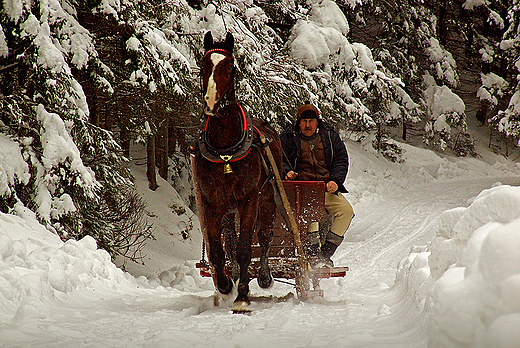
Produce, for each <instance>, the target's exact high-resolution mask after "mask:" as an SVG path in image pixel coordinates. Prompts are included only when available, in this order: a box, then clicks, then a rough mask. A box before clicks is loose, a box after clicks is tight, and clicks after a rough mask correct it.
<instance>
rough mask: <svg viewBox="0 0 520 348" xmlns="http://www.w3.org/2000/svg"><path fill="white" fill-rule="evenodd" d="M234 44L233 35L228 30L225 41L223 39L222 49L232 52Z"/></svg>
mask: <svg viewBox="0 0 520 348" xmlns="http://www.w3.org/2000/svg"><path fill="white" fill-rule="evenodd" d="M234 46H235V38H234V37H233V34H231V33H230V32H228V33H227V34H226V41H224V49H225V50H226V51H228V52H229V53H231V54H233V48H234Z"/></svg>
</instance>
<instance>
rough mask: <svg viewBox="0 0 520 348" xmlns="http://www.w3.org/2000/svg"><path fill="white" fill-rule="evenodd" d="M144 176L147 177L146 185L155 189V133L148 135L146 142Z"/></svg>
mask: <svg viewBox="0 0 520 348" xmlns="http://www.w3.org/2000/svg"><path fill="white" fill-rule="evenodd" d="M146 154H147V161H146V177H147V178H148V187H149V188H150V190H152V191H155V190H156V189H157V178H156V177H155V135H150V136H148V143H147V144H146Z"/></svg>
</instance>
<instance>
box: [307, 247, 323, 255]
mask: <svg viewBox="0 0 520 348" xmlns="http://www.w3.org/2000/svg"><path fill="white" fill-rule="evenodd" d="M307 256H308V257H320V256H321V249H320V245H319V244H311V245H307Z"/></svg>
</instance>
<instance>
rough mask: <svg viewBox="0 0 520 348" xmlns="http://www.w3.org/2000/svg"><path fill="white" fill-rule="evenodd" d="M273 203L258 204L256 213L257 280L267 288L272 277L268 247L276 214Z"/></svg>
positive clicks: (270, 284) (271, 283)
mask: <svg viewBox="0 0 520 348" xmlns="http://www.w3.org/2000/svg"><path fill="white" fill-rule="evenodd" d="M275 209H276V206H275V205H274V204H268V203H266V204H263V205H262V206H260V210H259V215H258V220H259V223H258V243H259V244H260V270H259V271H258V278H257V280H256V281H257V282H258V285H259V286H260V287H261V288H264V289H266V288H269V287H271V286H272V285H273V277H272V275H271V269H270V268H269V247H270V246H271V241H272V239H273V225H274V219H275V216H276V215H275V214H276V210H275Z"/></svg>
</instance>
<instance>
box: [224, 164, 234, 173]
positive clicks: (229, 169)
mask: <svg viewBox="0 0 520 348" xmlns="http://www.w3.org/2000/svg"><path fill="white" fill-rule="evenodd" d="M229 173H233V169H231V164H229V163H225V164H224V174H229Z"/></svg>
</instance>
